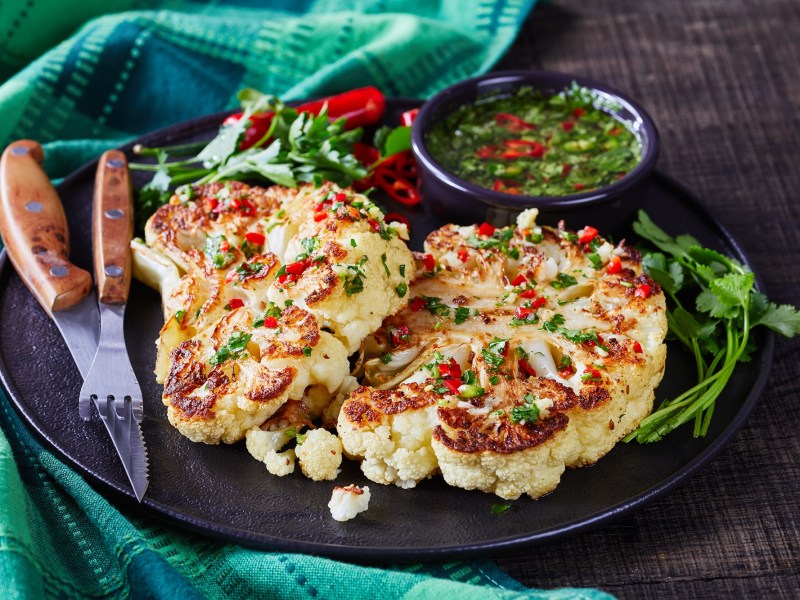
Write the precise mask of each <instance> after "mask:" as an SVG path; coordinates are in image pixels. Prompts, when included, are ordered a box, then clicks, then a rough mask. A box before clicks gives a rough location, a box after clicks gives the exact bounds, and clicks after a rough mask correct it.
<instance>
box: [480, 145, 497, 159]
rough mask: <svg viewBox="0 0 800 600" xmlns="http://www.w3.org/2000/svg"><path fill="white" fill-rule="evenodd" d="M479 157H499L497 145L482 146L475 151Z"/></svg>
mask: <svg viewBox="0 0 800 600" xmlns="http://www.w3.org/2000/svg"><path fill="white" fill-rule="evenodd" d="M475 156H477V157H478V158H483V159H487V158H498V157H499V156H500V154H499V152H498V149H497V146H481V147H480V148H478V149H477V150H476V151H475Z"/></svg>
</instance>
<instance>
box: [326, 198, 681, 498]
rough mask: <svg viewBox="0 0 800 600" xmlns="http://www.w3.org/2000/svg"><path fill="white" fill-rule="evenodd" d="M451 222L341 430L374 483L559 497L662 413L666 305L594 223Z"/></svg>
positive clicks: (374, 339) (390, 321) (377, 345)
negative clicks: (570, 480) (657, 400)
mask: <svg viewBox="0 0 800 600" xmlns="http://www.w3.org/2000/svg"><path fill="white" fill-rule="evenodd" d="M535 216H536V213H535V211H526V213H523V214H522V215H520V217H519V219H518V223H517V226H516V227H513V226H512V227H507V228H503V229H495V228H493V227H491V226H489V225H487V224H483V225H481V226H480V227H476V226H470V227H459V226H455V225H446V226H444V227H442V228H441V229H439V230H437V231H434V232H433V233H431V234H430V235H429V236H428V238H427V240H426V244H425V249H426V254H425V255H421V256H419V257H418V259H419V260H418V263H419V272H418V273H417V279H416V280H415V281H414V283H413V284H412V285H411V287H410V289H409V296H410V304H409V306H408V307H407V308H405V309H404V310H402V311H401V312H399V313H398V314H396V315H394V316H391V317H389V318H387V319H386V320H385V322H384V326H383V327H382V328H381V329H380V330H378V331H377V332H375V334H374V335H373V336H371V337H370V338H368V339H367V340H366V342H365V346H364V349H365V362H364V371H365V379H364V383H365V384H368V385H365V386H362V387H359V388H358V389H356V390H355V391H354V392H353V393H352V394H351V395H350V396H349V397H348V399H347V400H345V402H344V404H343V406H342V409H341V412H340V415H339V421H338V431H339V435H340V437H341V439H342V443H343V446H344V451H345V453H346V454H347V455H349V456H351V457H355V458H359V459H361V460H362V470H363V472H364V474H365V475H366V476H367V477H368V478H369V479H370V480H372V481H375V482H377V483H384V484H387V483H394V484H396V485H398V486H401V487H405V488H408V487H413V486H414V485H416V484H417V483H418V482H419V481H420V480H422V479H424V478H426V477H430V476H432V475H433V474H435V473H437V472H440V473H441V474H442V476H443V477H444V479H445V480H446V481H447V483H449V484H450V485H453V486H457V487H461V488H465V489H480V490H483V491H486V492H494V493H496V494H497V495H499V496H501V497H503V498H507V499H514V498H518V497H519V496H521V495H522V494H528V495H529V496H531V497H534V498H536V497H539V496H541V495H543V494H546V493H548V492H550V491H552V490H553V489H554V488H555V487H556V486H557V485H558V482H559V480H560V478H561V475H562V473H563V472H564V470H565V468H566V467H580V466H584V465H589V464H592V463H594V462H595V461H597V460H598V459H599V458H601V457H602V456H603V455H605V454H606V453H607V452H609V451H610V450H611V448H613V446H614V445H615V444H616V443H617V442H618V441H619V440H620V439H622V438H623V437H624V436H625V435H626V434H627V433H629V432H630V431H632V430H633V429H634V428H635V427H636V426H637V425H638V423H639V422H640V421H641V420H642V419H643V418H644V417H645V416H646V415H647V414H649V412H650V411H651V409H652V404H653V399H654V389H655V387H656V386H657V385H658V383H659V382H660V380H661V378H662V376H663V373H664V364H665V360H666V345H665V344H664V337H665V335H666V331H667V320H666V307H665V301H664V295H663V293H662V291H661V289H660V288H659V286H658V284H656V283H655V282H654V281H653V280H652V279H650V278H649V277H648V276H647V275H645V274H644V273H643V271H642V268H641V265H640V257H639V254H638V253H637V252H636V250H635V249H633V248H631V247H629V246H626V245H625V244H624V242H623V243H621V244H619V245H618V246H616V247H614V246H613V245H612V244H610V243H609V242H607V241H606V240H604V239H603V238H602V237H601V236H599V235H598V232H597V230H595V229H594V228H591V227H586V228H584V229H583V230H581V231H579V232H577V233H573V232H569V231H567V230H566V229H564V228H563V227H562V228H559V229H554V228H548V227H537V226H536V225H535Z"/></svg>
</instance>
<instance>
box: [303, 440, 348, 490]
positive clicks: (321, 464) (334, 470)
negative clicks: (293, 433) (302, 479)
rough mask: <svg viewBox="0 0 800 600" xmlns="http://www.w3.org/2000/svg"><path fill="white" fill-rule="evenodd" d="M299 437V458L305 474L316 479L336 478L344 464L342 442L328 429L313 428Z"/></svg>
mask: <svg viewBox="0 0 800 600" xmlns="http://www.w3.org/2000/svg"><path fill="white" fill-rule="evenodd" d="M301 439H302V442H301V440H300V439H298V444H297V449H296V450H295V453H296V454H297V460H299V461H300V469H301V470H302V471H303V475H305V476H306V477H308V478H309V479H313V480H314V481H325V480H333V479H336V476H337V475H338V474H339V467H340V466H341V465H342V442H341V441H339V438H338V437H336V435H334V434H333V433H331V432H330V431H328V430H326V429H312V430H311V431H309V432H308V433H306V434H304V436H303V438H301Z"/></svg>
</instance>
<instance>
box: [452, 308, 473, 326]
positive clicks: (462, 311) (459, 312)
mask: <svg viewBox="0 0 800 600" xmlns="http://www.w3.org/2000/svg"><path fill="white" fill-rule="evenodd" d="M469 313H470V310H469V309H468V308H467V307H466V306H459V307H458V308H457V309H456V314H455V322H456V325H461V324H462V323H464V322H465V321H466V320H467V319H469Z"/></svg>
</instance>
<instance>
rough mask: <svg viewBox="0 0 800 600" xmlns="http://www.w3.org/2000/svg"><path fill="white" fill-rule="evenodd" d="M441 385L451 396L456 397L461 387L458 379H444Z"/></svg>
mask: <svg viewBox="0 0 800 600" xmlns="http://www.w3.org/2000/svg"><path fill="white" fill-rule="evenodd" d="M442 383H444V386H445V387H446V388H447V389H448V390H449V391H450V393H451V394H453V395H454V396H455V395H458V388H460V387H461V380H460V379H445V380H444V381H443V382H442Z"/></svg>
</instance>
